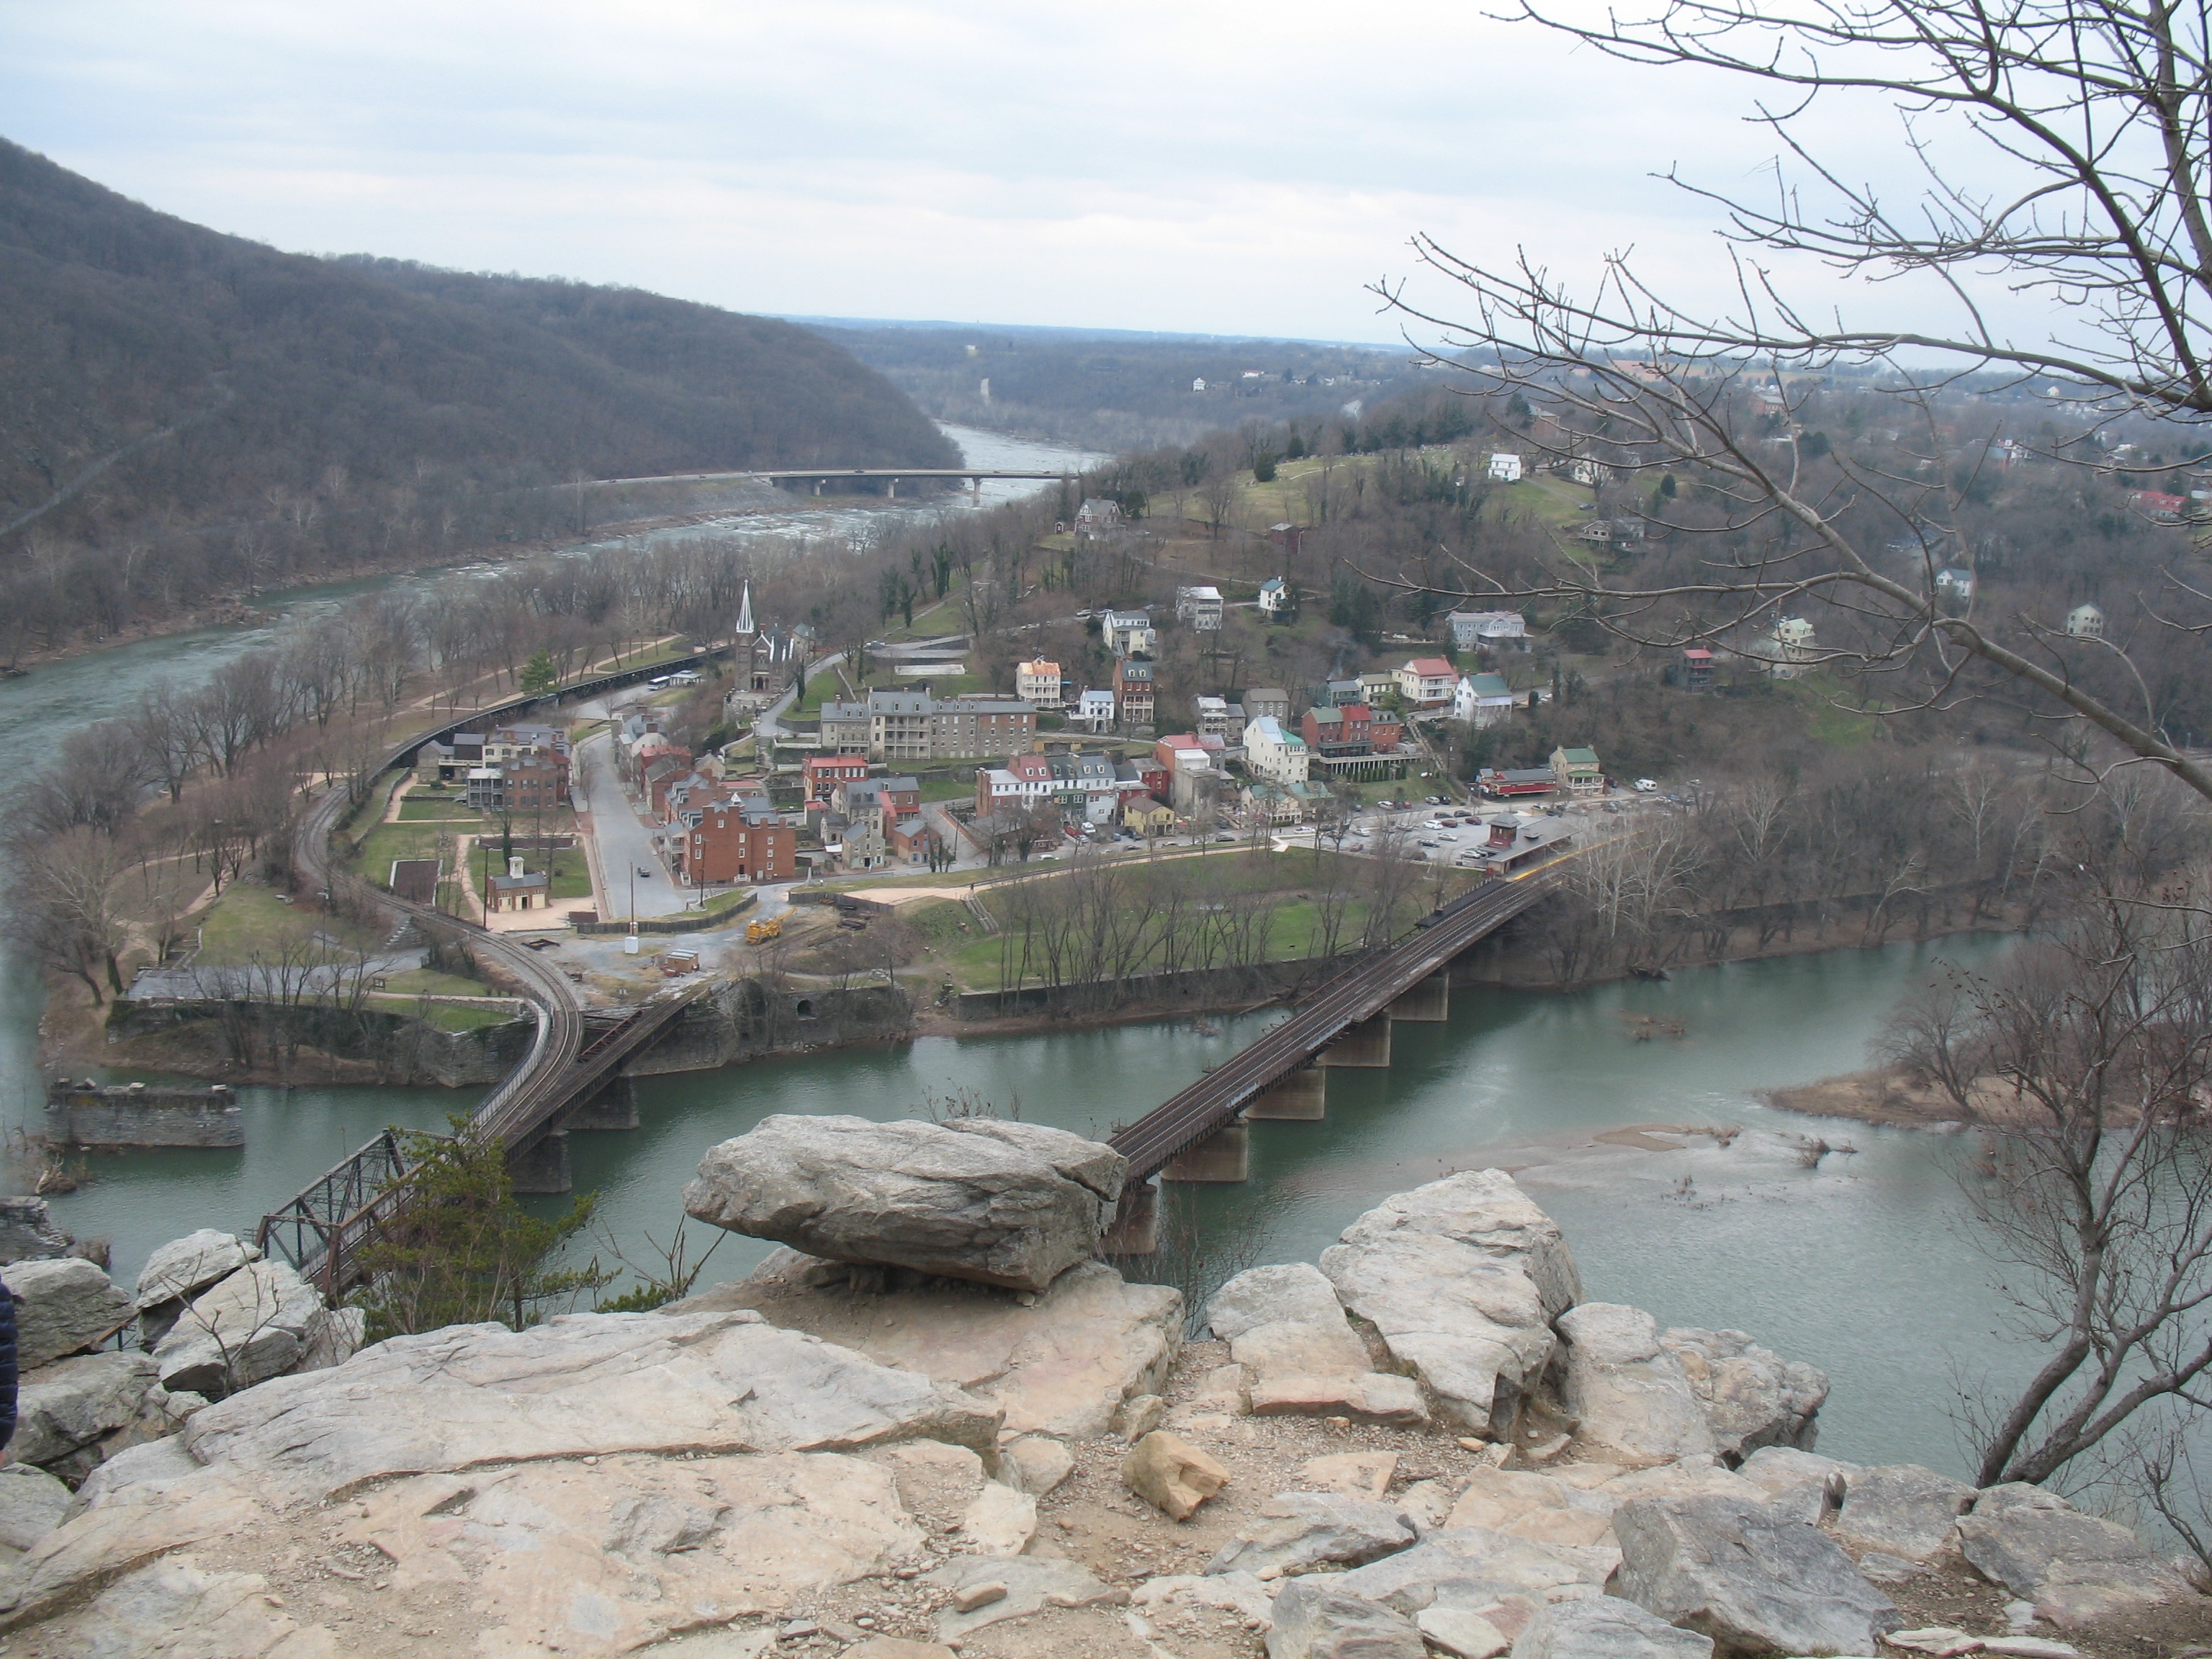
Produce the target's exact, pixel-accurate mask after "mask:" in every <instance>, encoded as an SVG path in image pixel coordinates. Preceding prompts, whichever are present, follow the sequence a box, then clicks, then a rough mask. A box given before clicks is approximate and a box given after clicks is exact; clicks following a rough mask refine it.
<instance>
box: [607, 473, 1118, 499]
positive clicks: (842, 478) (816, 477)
mask: <svg viewBox="0 0 2212 1659" xmlns="http://www.w3.org/2000/svg"><path fill="white" fill-rule="evenodd" d="M1077 476H1079V475H1078V474H1077V473H1076V471H1075V470H1074V469H1073V468H1072V467H1058V468H1048V469H1038V468H1034V467H1029V468H1024V467H995V466H814V467H806V466H800V467H776V468H772V469H769V470H768V471H755V472H662V473H656V474H654V475H653V476H652V477H644V478H595V479H592V480H588V481H586V483H581V484H579V485H576V486H574V487H575V488H577V489H620V488H622V487H623V485H625V484H680V483H695V484H696V483H744V482H745V481H746V480H748V479H752V480H757V481H758V482H760V483H773V484H799V485H804V484H811V485H812V486H813V489H814V493H815V494H816V495H821V494H822V493H823V491H824V490H826V489H829V488H830V487H831V486H832V485H835V484H841V483H888V484H889V485H890V498H891V499H892V500H893V501H896V500H897V499H898V487H899V486H900V485H901V484H902V483H930V482H935V483H964V484H966V485H967V486H968V487H969V489H974V490H978V491H980V490H981V489H982V488H983V480H984V479H986V478H1026V479H1033V480H1036V481H1037V482H1039V483H1053V482H1054V481H1055V480H1058V479H1073V478H1074V477H1077Z"/></svg>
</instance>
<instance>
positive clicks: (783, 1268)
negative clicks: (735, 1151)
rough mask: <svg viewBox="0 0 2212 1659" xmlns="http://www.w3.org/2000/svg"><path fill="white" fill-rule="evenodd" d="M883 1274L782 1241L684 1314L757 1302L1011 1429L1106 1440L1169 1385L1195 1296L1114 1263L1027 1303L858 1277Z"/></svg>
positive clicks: (1072, 1274) (1088, 1269) (763, 1310)
mask: <svg viewBox="0 0 2212 1659" xmlns="http://www.w3.org/2000/svg"><path fill="white" fill-rule="evenodd" d="M869 1273H870V1270H869V1269H866V1268H859V1269H853V1268H848V1267H846V1266H845V1265H844V1264H843V1263H842V1262H831V1261H821V1260H820V1259H818V1258H817V1257H814V1256H807V1255H799V1253H798V1252H797V1251H794V1250H779V1251H777V1252H775V1254H774V1255H771V1256H770V1257H769V1259H768V1260H767V1261H764V1262H763V1263H762V1264H761V1266H760V1267H759V1268H758V1269H757V1271H756V1272H755V1273H753V1274H752V1275H751V1276H750V1278H747V1279H740V1280H738V1281H737V1282H736V1283H734V1284H730V1285H718V1286H716V1287H715V1288H714V1290H711V1291H703V1292H702V1293H701V1294H700V1295H698V1296H696V1297H692V1298H691V1299H690V1301H688V1302H685V1303H683V1304H679V1305H678V1307H677V1308H675V1309H672V1310H671V1312H677V1313H684V1312H708V1311H720V1310H729V1309H750V1310H753V1311H755V1312H757V1313H758V1314H759V1315H760V1316H761V1317H762V1318H763V1319H765V1320H767V1321H768V1322H769V1323H771V1324H774V1325H781V1326H783V1327H785V1328H787V1329H790V1330H797V1331H805V1332H806V1333H807V1334H810V1335H812V1336H818V1337H821V1338H823V1340H826V1341H830V1342H836V1343H839V1344H842V1346H845V1347H848V1348H851V1349H853V1350H854V1351H855V1352H860V1353H863V1354H866V1356H867V1357H868V1358H871V1359H872V1360H874V1361H876V1362H877V1363H878V1364H884V1365H896V1366H897V1367H898V1368H899V1369H900V1370H908V1371H919V1372H920V1373H921V1375H922V1376H927V1377H933V1378H934V1379H935V1380H936V1381H938V1382H939V1383H945V1384H946V1385H947V1386H949V1387H951V1388H955V1389H967V1390H969V1391H971V1392H973V1393H975V1394H977V1395H981V1396H982V1397H983V1398H984V1399H986V1400H989V1401H995V1402H996V1403H997V1404H998V1405H999V1406H1000V1407H1003V1408H1004V1409H1005V1412H1006V1432H1007V1433H1008V1434H1010V1435H1019V1436H1031V1435H1049V1436H1053V1437H1057V1438H1060V1439H1065V1440H1091V1439H1095V1438H1097V1437H1098V1436H1100V1435H1102V1434H1104V1433H1105V1432H1106V1431H1108V1430H1109V1428H1110V1427H1112V1426H1113V1423H1114V1414H1115V1411H1116V1409H1117V1408H1118V1407H1120V1406H1121V1403H1122V1402H1123V1401H1126V1400H1129V1399H1132V1398H1133V1397H1135V1396H1137V1395H1146V1394H1158V1392H1159V1391H1160V1390H1161V1389H1164V1388H1165V1387H1166V1386H1167V1377H1168V1371H1169V1370H1170V1368H1171V1367H1172V1366H1173V1365H1174V1364H1175V1358H1176V1354H1177V1353H1178V1352H1181V1351H1182V1314H1183V1309H1182V1292H1181V1291H1176V1290H1173V1289H1171V1288H1170V1287H1169V1286H1167V1285H1132V1284H1130V1283H1128V1282H1127V1280H1125V1279H1123V1278H1122V1277H1121V1274H1120V1273H1116V1272H1115V1271H1114V1269H1113V1268H1111V1267H1108V1266H1107V1265H1106V1264H1105V1263H1103V1262H1102V1261H1090V1262H1085V1263H1083V1264H1081V1265H1080V1266H1078V1267H1070V1268H1069V1269H1068V1270H1067V1271H1066V1273H1062V1274H1060V1277H1059V1278H1057V1279H1054V1280H1053V1282H1052V1287H1051V1289H1049V1290H1048V1291H1044V1292H1043V1293H1042V1295H1039V1296H1036V1297H1030V1298H1028V1299H1027V1301H1026V1305H1025V1304H1024V1299H1023V1298H1020V1297H1016V1296H1013V1295H1010V1294H1008V1293H1007V1292H1006V1291H1000V1290H995V1289H993V1288H991V1287H989V1286H987V1285H963V1284H957V1283H950V1284H948V1283H943V1282H939V1283H933V1284H924V1285H915V1286H912V1287H911V1288H907V1289H902V1290H898V1291H892V1292H889V1293H885V1292H884V1291H881V1290H880V1289H868V1288H866V1287H865V1286H864V1285H861V1284H857V1283H855V1282H854V1281H855V1280H865V1279H866V1278H867V1277H868V1275H869ZM1039 1455H1042V1456H1043V1457H1045V1458H1047V1459H1048V1460H1050V1458H1051V1455H1050V1454H1049V1453H1042V1454H1039ZM1052 1461H1056V1460H1052ZM1063 1472H1064V1471H1063Z"/></svg>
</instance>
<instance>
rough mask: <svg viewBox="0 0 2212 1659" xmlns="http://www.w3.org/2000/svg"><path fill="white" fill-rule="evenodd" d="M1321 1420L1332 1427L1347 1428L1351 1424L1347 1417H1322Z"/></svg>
mask: <svg viewBox="0 0 2212 1659" xmlns="http://www.w3.org/2000/svg"><path fill="white" fill-rule="evenodd" d="M1322 1422H1324V1423H1326V1424H1328V1425H1329V1427H1331V1428H1332V1429H1348V1428H1350V1427H1351V1426H1352V1419H1350V1418H1348V1417H1324V1418H1322Z"/></svg>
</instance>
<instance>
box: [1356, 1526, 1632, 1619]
mask: <svg viewBox="0 0 2212 1659" xmlns="http://www.w3.org/2000/svg"><path fill="white" fill-rule="evenodd" d="M1619 1561H1620V1555H1619V1553H1617V1552H1615V1551H1613V1550H1611V1549H1598V1548H1589V1549H1583V1548H1577V1547H1571V1546H1559V1545H1550V1544H1538V1543H1533V1542H1531V1541H1528V1540H1527V1539H1524V1538H1512V1537H1508V1536H1507V1535H1506V1534H1504V1533H1500V1532H1492V1531H1491V1530H1489V1529H1488V1528H1482V1527H1451V1528H1444V1529H1443V1530H1442V1531H1438V1532H1432V1533H1430V1534H1428V1535H1427V1536H1425V1537H1424V1538H1423V1539H1422V1540H1421V1541H1420V1542H1419V1543H1418V1544H1416V1545H1414V1546H1413V1548H1411V1549H1409V1550H1401V1551H1400V1552H1399V1553H1397V1554H1395V1555H1386V1556H1384V1557H1383V1559H1381V1560H1380V1561H1374V1562H1370V1563H1369V1564H1368V1565H1366V1566H1364V1567H1355V1568H1353V1569H1352V1571H1349V1572H1346V1573H1343V1574H1340V1575H1339V1576H1338V1577H1335V1578H1334V1579H1332V1580H1331V1581H1330V1582H1331V1583H1334V1584H1337V1585H1338V1586H1340V1588H1341V1589H1343V1590H1344V1591H1345V1593H1346V1595H1357V1596H1360V1597H1362V1598H1364V1600H1367V1601H1380V1602H1382V1603H1383V1604H1384V1605H1385V1606H1387V1607H1391V1608H1394V1609H1395V1611H1397V1612H1399V1613H1404V1614H1405V1615H1407V1617H1408V1618H1411V1617H1413V1615H1414V1614H1416V1613H1419V1612H1420V1611H1421V1609H1422V1608H1424V1607H1435V1606H1439V1605H1441V1606H1444V1607H1474V1608H1476V1609H1478V1610H1480V1608H1483V1607H1487V1606H1489V1605H1490V1604H1491V1603H1492V1602H1494V1601H1498V1600H1499V1599H1500V1598H1502V1597H1505V1596H1511V1595H1526V1596H1529V1597H1532V1598H1533V1599H1534V1600H1535V1601H1539V1602H1542V1601H1552V1600H1556V1599H1559V1597H1561V1596H1563V1595H1564V1596H1571V1595H1596V1594H1597V1593H1598V1587H1599V1586H1600V1585H1601V1584H1603V1583H1605V1580H1606V1576H1607V1574H1608V1573H1610V1572H1611V1571H1613V1567H1614V1566H1615V1565H1617V1564H1618V1563H1619Z"/></svg>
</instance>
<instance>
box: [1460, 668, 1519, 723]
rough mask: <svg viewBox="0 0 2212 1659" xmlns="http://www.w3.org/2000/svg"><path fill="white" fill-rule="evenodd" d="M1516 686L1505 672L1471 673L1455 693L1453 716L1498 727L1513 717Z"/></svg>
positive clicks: (1464, 720)
mask: <svg viewBox="0 0 2212 1659" xmlns="http://www.w3.org/2000/svg"><path fill="white" fill-rule="evenodd" d="M1513 702H1514V698H1513V688H1512V687H1511V686H1510V685H1508V684H1506V683H1505V677H1504V675H1502V674H1468V675H1466V676H1464V677H1462V678H1461V680H1460V682H1459V684H1458V685H1457V686H1456V687H1455V688H1454V690H1453V692H1452V718H1453V719H1454V720H1459V721H1461V722H1462V723H1463V724H1465V725H1468V726H1478V727H1480V726H1496V725H1498V723H1499V722H1500V721H1502V720H1510V719H1512V717H1513Z"/></svg>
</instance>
